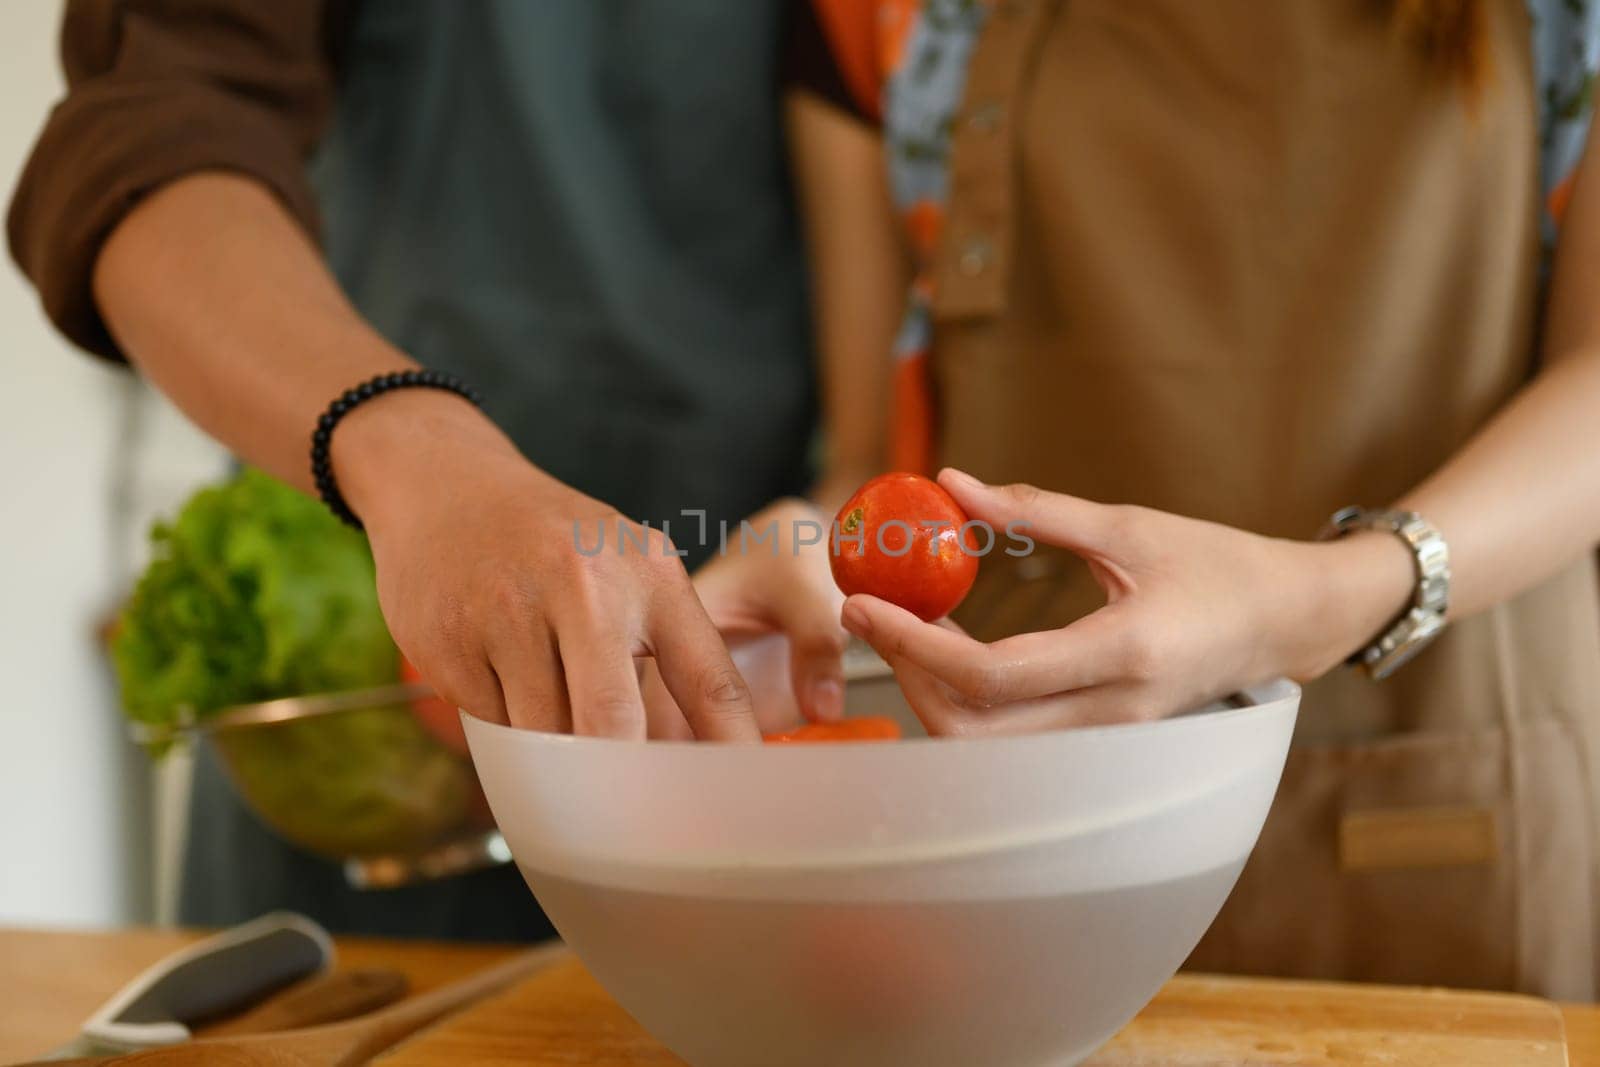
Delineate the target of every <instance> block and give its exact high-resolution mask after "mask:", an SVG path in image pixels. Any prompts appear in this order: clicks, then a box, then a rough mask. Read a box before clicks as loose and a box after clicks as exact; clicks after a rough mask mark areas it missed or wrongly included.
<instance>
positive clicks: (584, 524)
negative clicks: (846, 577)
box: [334, 395, 759, 741]
mask: <svg viewBox="0 0 1600 1067" xmlns="http://www.w3.org/2000/svg"><path fill="white" fill-rule="evenodd" d="M347 423H348V425H344V426H341V430H340V435H339V436H336V437H335V438H334V465H335V467H336V469H337V470H338V471H339V476H340V479H341V483H342V485H343V486H344V491H345V495H346V498H347V499H348V500H350V502H351V504H352V506H354V507H355V508H356V510H357V512H358V514H360V515H361V517H362V518H363V519H364V520H365V522H366V526H367V533H368V537H369V539H370V541H371V543H372V552H373V557H374V559H375V561H376V563H377V577H378V597H379V600H380V602H381V604H382V607H383V613H384V616H385V618H386V619H387V620H388V623H389V628H390V631H391V633H393V635H394V638H395V641H396V642H397V643H398V644H399V646H400V648H401V649H402V650H403V651H404V652H405V654H406V656H407V657H408V658H409V659H410V660H411V661H412V662H414V663H415V664H416V665H417V668H418V669H419V670H420V672H421V674H422V675H423V676H424V677H426V678H427V679H428V680H429V681H430V682H431V683H433V684H434V685H435V686H436V687H437V689H438V690H439V692H440V694H441V695H442V696H444V697H445V698H446V699H448V700H449V701H451V702H452V703H453V704H455V705H457V706H460V707H462V708H465V709H466V710H467V711H469V712H471V713H472V714H474V715H477V716H478V717H480V718H484V719H488V720H490V721H493V722H502V723H505V722H509V723H510V724H511V725H513V726H520V727H527V728H531V729H537V730H546V731H557V732H566V731H571V732H573V733H577V734H586V735H597V736H609V737H619V738H640V739H642V738H644V737H645V736H646V714H645V706H644V700H643V697H642V695H641V692H640V680H639V666H638V663H639V662H641V661H643V660H645V659H651V660H653V662H654V663H655V664H657V665H658V668H659V671H660V675H661V677H662V678H664V680H665V685H666V687H667V688H668V689H669V690H670V691H671V693H672V695H673V696H674V697H675V698H676V700H675V702H674V704H673V714H675V715H677V716H678V722H677V724H676V727H675V732H676V733H678V734H679V735H683V736H693V737H697V738H701V739H714V740H743V741H755V740H758V739H759V731H758V730H757V729H756V724H755V719H754V717H753V715H752V714H751V706H750V694H749V690H748V687H747V686H746V685H745V683H744V680H743V679H742V677H741V676H740V674H739V672H738V671H737V670H736V669H735V668H734V665H733V662H732V660H731V659H729V657H728V652H727V649H726V648H725V647H724V645H723V641H722V638H721V636H720V635H719V634H718V632H717V630H716V628H715V627H714V626H713V625H712V623H711V620H710V619H708V618H707V616H706V612H705V610H704V609H703V608H702V607H701V606H700V602H699V600H698V599H697V598H696V596H695V592H694V589H693V588H692V587H691V585H690V583H689V576H688V573H687V572H686V571H685V570H684V567H683V563H682V561H681V560H680V559H679V558H678V557H677V556H676V555H674V554H672V552H671V551H670V548H671V546H670V545H669V544H668V543H667V541H666V538H665V537H664V536H663V535H662V534H661V532H660V531H658V530H649V529H642V528H640V527H639V526H638V525H637V524H635V523H632V522H630V521H628V520H626V519H624V518H623V517H622V516H621V515H619V514H618V513H617V512H616V510H615V509H613V508H611V507H609V506H608V505H606V504H603V503H601V502H600V501H598V500H595V499H593V498H591V497H588V496H585V495H584V494H582V493H580V492H578V491H577V490H575V489H572V488H571V487H569V486H566V485H563V484H562V483H561V482H559V481H557V480H556V479H554V478H552V477H550V476H549V475H547V474H545V473H544V472H543V471H540V470H539V469H537V468H536V467H534V466H533V465H532V464H531V463H529V462H528V461H527V460H526V459H524V458H523V457H522V456H521V455H520V454H519V453H518V452H517V450H516V449H515V447H513V446H512V444H511V442H510V441H509V440H508V439H507V438H506V437H505V436H504V435H503V434H501V433H500V432H499V431H498V430H497V429H495V428H494V426H493V425H492V424H490V423H489V422H488V420H487V419H485V418H483V417H482V416H481V415H479V414H478V413H477V412H476V411H475V410H473V409H472V408H471V407H469V406H468V405H466V404H464V403H462V402H460V401H458V400H456V399H454V398H451V397H438V396H433V395H395V396H389V397H385V398H384V401H383V403H378V404H372V405H370V407H369V408H363V409H362V410H361V411H358V412H355V413H353V414H352V415H351V417H350V418H349V419H348V420H347ZM624 529H626V530H627V531H628V535H627V536H628V538H629V539H628V540H626V541H625V547H624V545H622V544H619V541H622V540H623V533H622V531H623V530H624ZM602 530H604V533H603V534H602V533H601V531H602ZM601 537H603V538H604V540H603V541H600V542H599V544H600V547H599V549H598V550H596V551H593V552H589V551H588V550H587V548H586V547H584V546H592V545H595V544H596V542H597V539H598V538H601ZM635 538H636V539H635Z"/></svg>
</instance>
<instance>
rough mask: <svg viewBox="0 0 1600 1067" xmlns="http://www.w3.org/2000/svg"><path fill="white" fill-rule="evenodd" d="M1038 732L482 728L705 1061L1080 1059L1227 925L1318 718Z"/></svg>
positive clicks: (676, 1042)
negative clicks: (776, 733)
mask: <svg viewBox="0 0 1600 1067" xmlns="http://www.w3.org/2000/svg"><path fill="white" fill-rule="evenodd" d="M1299 698H1300V693H1299V690H1298V689H1297V688H1296V687H1295V686H1293V685H1292V684H1290V683H1288V682H1277V683H1272V684H1270V685H1268V686H1264V687H1261V688H1260V689H1258V690H1256V691H1253V692H1251V693H1248V694H1245V695H1244V696H1242V697H1241V698H1239V699H1238V700H1237V701H1236V702H1235V703H1238V704H1243V705H1245V706H1239V707H1233V708H1229V709H1226V710H1217V711H1207V712H1203V713H1195V714H1191V715H1186V716H1181V717H1178V718H1174V719H1169V720H1165V721H1161V722H1153V723H1143V724H1136V725H1128V726H1109V727H1093V728H1087V729H1080V730H1074V731H1063V732H1059V733H1050V734H1040V735H1033V736H1026V737H1007V738H975V739H927V738H920V739H914V740H906V741H901V742H892V743H874V744H853V745H852V744H836V745H835V744H822V745H784V746H767V747H755V746H733V745H713V744H694V743H691V742H621V741H605V740H595V739H581V738H572V737H562V736H554V735H549V734H537V733H531V732H525V731H519V730H512V729H509V728H506V727H502V726H495V725H492V724H489V723H485V722H482V721H479V720H477V719H470V718H469V719H467V720H466V722H467V738H468V741H469V743H470V745H471V748H472V755H473V759H474V761H475V762H476V764H477V768H478V774H479V776H480V778H481V780H482V783H483V787H484V790H485V792H486V793H487V795H488V798H489V803H490V805H491V807H492V808H493V810H494V814H495V817H496V819H497V821H498V822H499V824H500V828H501V831H502V832H503V833H504V835H505V837H506V839H507V841H508V842H509V844H510V846H511V852H512V855H513V856H514V857H515V859H516V861H517V864H518V865H519V866H520V867H521V869H522V872H523V875H524V877H526V879H527V881H528V884H529V886H531V887H532V889H533V891H534V893H535V895H537V897H538V898H539V901H540V903H541V904H542V905H543V906H544V908H545V910H546V912H547V913H548V914H549V915H550V918H551V919H552V920H553V921H554V923H555V925H556V927H557V929H559V930H560V932H561V935H562V937H563V938H565V939H566V941H567V942H568V944H570V945H571V946H572V948H573V949H574V950H575V951H576V952H577V953H578V955H579V956H580V957H581V958H582V959H583V961H584V963H585V964H586V965H587V966H588V967H589V969H590V970H591V971H592V972H593V973H594V975H595V977H596V978H598V979H599V980H600V982H601V983H602V984H603V985H604V986H605V987H606V989H607V990H608V991H610V993H611V994H612V995H613V996H614V997H615V998H616V999H617V1001H618V1002H619V1003H620V1004H621V1005H622V1006H623V1007H624V1008H626V1009H627V1010H628V1011H629V1012H630V1013H632V1014H633V1015H634V1017H635V1018H637V1019H638V1020H639V1022H641V1023H642V1024H643V1025H644V1026H645V1027H646V1028H647V1029H649V1030H650V1031H651V1032H652V1033H653V1034H655V1035H656V1037H658V1038H659V1039H660V1040H661V1041H662V1042H664V1043H665V1044H666V1045H667V1046H668V1047H670V1048H671V1049H672V1050H673V1051H674V1052H676V1053H677V1054H678V1055H680V1056H682V1057H683V1058H684V1059H685V1060H687V1061H688V1062H689V1063H691V1064H694V1065H696V1067H789V1065H793V1067H818V1065H821V1064H827V1065H829V1067H855V1065H860V1067H902V1065H903V1067H912V1065H915V1067H941V1065H946V1064H948V1065H950V1067H972V1065H974V1064H983V1065H984V1067H1010V1065H1017V1067H1022V1065H1028V1067H1038V1065H1043V1064H1063V1065H1064V1064H1071V1063H1075V1062H1077V1061H1078V1060H1079V1059H1081V1058H1082V1057H1084V1056H1087V1055H1088V1054H1089V1053H1090V1052H1091V1051H1093V1050H1094V1049H1095V1048H1096V1047H1097V1046H1099V1045H1100V1044H1101V1043H1103V1042H1104V1041H1105V1040H1107V1039H1108V1038H1109V1037H1110V1036H1111V1035H1112V1034H1114V1033H1115V1032H1116V1031H1117V1030H1118V1029H1120V1028H1121V1027H1122V1025H1123V1024H1124V1023H1126V1022H1127V1021H1128V1020H1129V1019H1130V1018H1132V1016H1133V1015H1134V1014H1135V1013H1136V1012H1137V1011H1138V1010H1139V1008H1140V1007H1142V1006H1143V1005H1144V1004H1145V1003H1146V1002H1147V1001H1148V1000H1149V999H1150V998H1151V997H1152V996H1153V995H1154V994H1155V993H1156V991H1157V990H1158V989H1159V988H1160V987H1161V984H1162V983H1163V982H1165V981H1166V980H1167V979H1168V978H1169V977H1171V976H1172V974H1173V973H1174V972H1175V971H1176V970H1177V968H1178V966H1179V965H1180V964H1181V963H1182V962H1183V959H1184V957H1185V956H1187V955H1188V953H1189V951H1190V950H1191V949H1192V948H1193V947H1194V945H1195V943H1196V942H1197V941H1198V940H1199V939H1200V935H1201V934H1202V933H1204V931H1205V928H1206V927H1207V926H1208V925H1209V924H1210V922H1211V920H1212V919H1213V918H1214V917H1215V916H1216V913H1217V910H1218V909H1219V908H1220V907H1221V906H1222V902H1223V900H1224V899H1225V898H1226V897H1227V895H1228V893H1229V891H1230V890H1231V889H1232V887H1233V883H1234V880H1235V878H1236V877H1237V876H1238V873H1239V869H1240V868H1241V867H1242V866H1243V864H1244V861H1245V858H1246V857H1247V856H1248V854H1249V852H1250V849H1251V848H1252V847H1253V845H1254V843H1255V839H1256V835H1257V834H1258V833H1259V832H1260V829H1261V824H1262V821H1263V819H1264V818H1265V816H1266V813H1267V808H1268V806H1269V805H1270V804H1271V801H1272V796H1273V793H1274V791H1275V790H1276V788H1277V782H1278V776H1279V773H1280V772H1281V770H1282V768H1283V761H1284V756H1285V754H1286V752H1287V749H1288V745H1289V737H1290V733H1291V731H1292V728H1293V725H1294V717H1295V711H1296V709H1297V707H1298V704H1299Z"/></svg>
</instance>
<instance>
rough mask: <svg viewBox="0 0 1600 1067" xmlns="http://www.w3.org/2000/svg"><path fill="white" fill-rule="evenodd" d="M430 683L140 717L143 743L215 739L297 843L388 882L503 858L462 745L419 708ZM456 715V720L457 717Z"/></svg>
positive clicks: (373, 882) (246, 793)
mask: <svg viewBox="0 0 1600 1067" xmlns="http://www.w3.org/2000/svg"><path fill="white" fill-rule="evenodd" d="M433 697H434V693H433V691H432V690H431V689H429V688H428V687H427V686H425V685H390V686H380V687H377V688H372V689H363V690H352V691H349V692H342V693H324V694H317V695H314V696H305V697H292V698H288V699H283V700H270V701H265V702H263V703H259V704H243V705H238V706H235V707H231V708H227V709H224V710H223V711H220V712H218V713H216V714H214V715H208V716H205V717H204V718H200V717H198V716H194V715H192V714H191V715H182V716H180V717H179V719H178V721H177V722H176V723H175V724H173V725H171V726H161V727H151V726H149V725H147V724H143V723H134V724H132V726H131V732H132V735H133V738H134V740H136V741H138V742H139V743H141V744H144V745H148V746H154V747H160V746H164V745H168V744H172V743H191V744H194V743H200V744H209V745H210V746H211V747H212V750H213V751H214V752H215V753H216V755H217V757H218V760H219V762H220V763H221V764H222V766H223V767H224V768H225V770H226V771H227V774H228V776H229V778H230V780H231V781H232V783H233V786H234V789H235V790H236V791H237V792H238V794H239V796H240V798H241V799H242V800H243V801H244V803H245V804H246V806H248V807H249V808H250V810H251V811H253V812H254V813H255V814H256V816H257V817H258V818H260V819H261V821H262V822H263V823H265V824H266V825H267V826H268V827H270V828H271V829H272V830H273V832H274V833H276V834H277V835H278V836H279V837H281V838H283V839H284V840H285V841H288V842H289V843H290V844H293V845H295V846H297V847H299V848H303V849H305V850H306V851H308V852H312V853H315V854H316V855H319V856H323V857H325V858H327V859H330V860H334V861H336V862H340V863H343V864H344V872H345V878H346V880H347V881H348V882H349V883H350V884H351V885H353V886H356V887H358V888H388V887H394V886H400V885H408V884H412V883H415V882H419V881H426V880H429V879H433V878H443V877H448V876H451V875H457V874H464V873H467V872H469V871H474V870H479V869H481V868H484V867H490V866H494V865H497V864H501V863H505V862H507V861H508V860H509V859H510V851H509V850H508V849H507V847H506V844H505V840H504V839H503V838H502V837H501V836H500V834H499V832H498V831H497V830H496V829H495V827H494V819H493V816H492V815H490V813H489V807H488V804H487V803H486V802H485V801H484V797H483V791H482V789H481V788H479V786H478V779H477V775H476V774H475V773H474V771H473V769H472V763H471V760H470V759H468V757H467V755H466V752H465V749H464V748H461V749H457V748H454V747H452V745H450V744H447V743H445V742H443V741H441V740H440V737H441V734H442V733H443V734H448V729H446V730H445V731H441V730H440V729H439V724H438V723H428V722H425V721H424V720H423V719H422V718H420V717H419V715H418V714H417V712H415V711H414V710H413V709H414V706H415V702H417V701H419V700H427V699H428V698H433ZM452 725H454V724H453V723H452Z"/></svg>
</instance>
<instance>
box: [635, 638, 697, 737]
mask: <svg viewBox="0 0 1600 1067" xmlns="http://www.w3.org/2000/svg"><path fill="white" fill-rule="evenodd" d="M639 692H640V694H641V695H642V696H643V697H644V717H645V732H646V733H647V734H648V735H649V737H650V738H651V740H654V741H693V740H694V731H693V730H691V729H689V723H688V722H687V721H686V720H685V719H684V717H683V709H682V708H680V707H678V702H677V701H676V700H673V699H672V692H671V691H670V690H669V689H668V688H667V683H666V682H664V681H663V680H662V678H661V665H660V664H659V663H657V662H656V660H655V659H654V658H651V659H647V660H645V661H644V673H643V676H642V677H641V678H640V679H639Z"/></svg>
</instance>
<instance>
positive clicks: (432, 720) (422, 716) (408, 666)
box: [400, 656, 467, 756]
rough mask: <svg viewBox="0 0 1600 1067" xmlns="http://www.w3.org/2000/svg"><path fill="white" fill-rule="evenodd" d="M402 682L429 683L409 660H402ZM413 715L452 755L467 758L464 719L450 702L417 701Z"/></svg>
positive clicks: (433, 698)
mask: <svg viewBox="0 0 1600 1067" xmlns="http://www.w3.org/2000/svg"><path fill="white" fill-rule="evenodd" d="M400 681H401V682H402V683H403V684H405V685H419V684H420V685H426V684H428V682H427V679H426V678H424V677H422V673H421V672H420V671H418V670H417V668H416V667H415V666H414V665H413V664H412V662H411V661H410V660H408V659H406V658H405V657H404V656H401V657H400ZM411 714H412V715H414V716H416V719H417V722H419V723H420V724H422V728H423V729H424V730H426V731H428V733H429V734H431V735H432V736H433V739H434V740H435V741H437V742H439V743H440V744H441V745H443V746H444V747H445V748H448V749H449V750H450V751H451V752H455V753H457V754H459V755H462V756H465V755H466V754H467V732H466V730H464V729H463V728H462V726H461V716H460V714H459V713H458V712H457V711H456V709H455V708H454V707H453V706H451V704H450V702H449V701H448V700H445V699H444V698H443V697H438V696H425V697H414V698H412V701H411Z"/></svg>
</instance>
